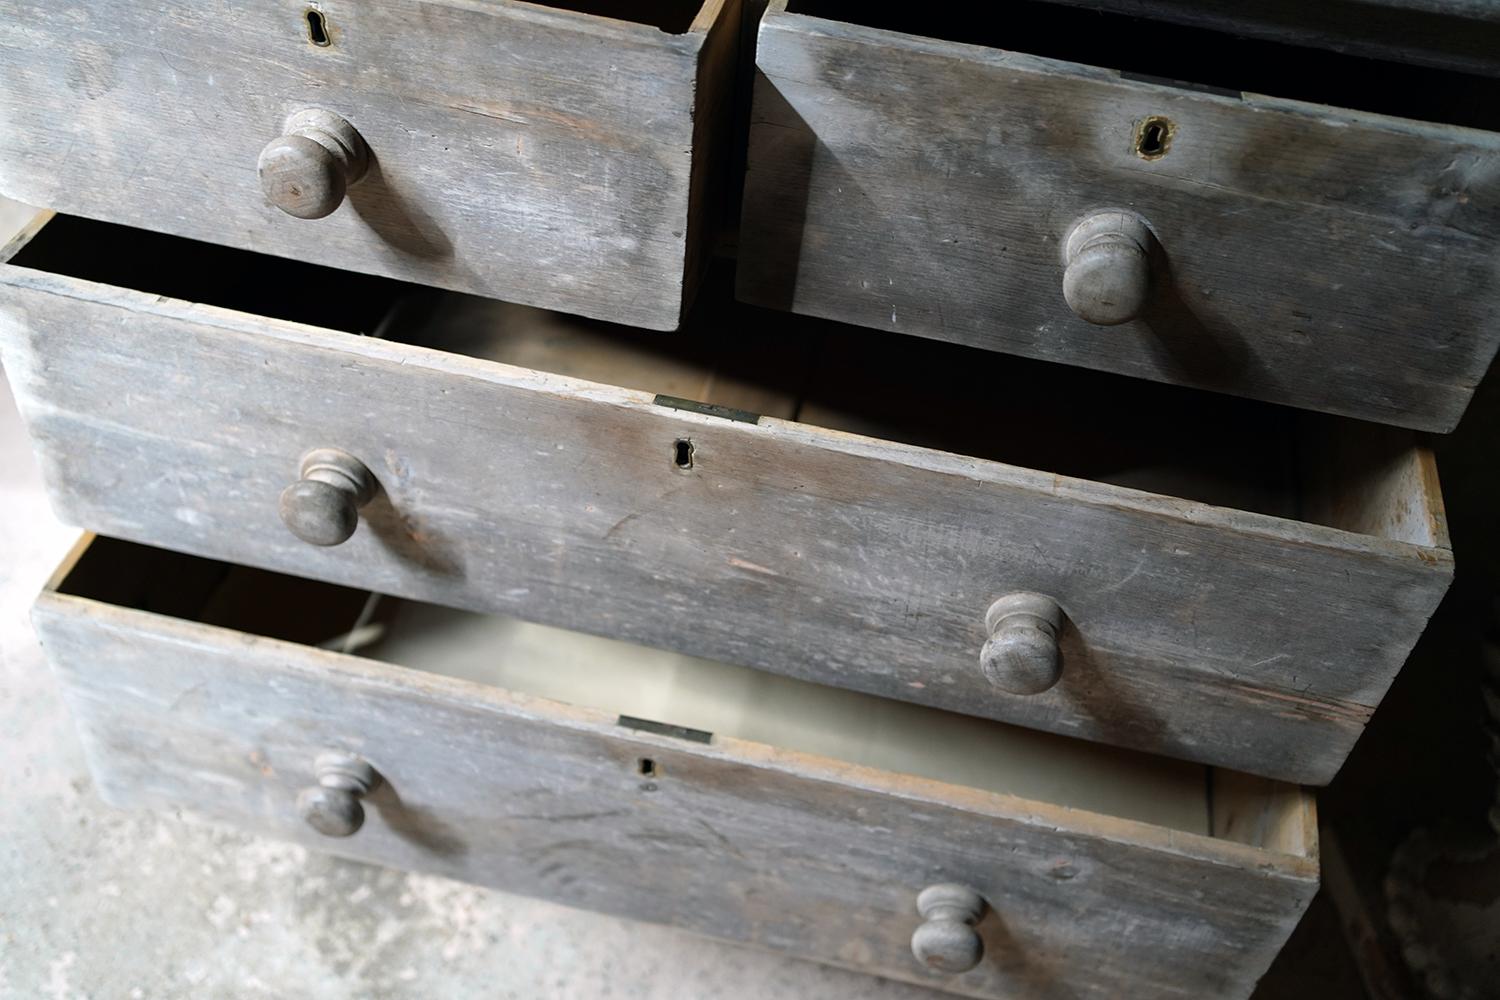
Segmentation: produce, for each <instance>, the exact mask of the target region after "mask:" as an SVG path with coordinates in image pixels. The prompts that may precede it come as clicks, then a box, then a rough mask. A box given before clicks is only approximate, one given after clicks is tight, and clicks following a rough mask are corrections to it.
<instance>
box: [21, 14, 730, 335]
mask: <svg viewBox="0 0 1500 1000" xmlns="http://www.w3.org/2000/svg"><path fill="white" fill-rule="evenodd" d="M569 5H570V4H568V3H567V2H563V3H561V4H559V6H562V7H566V6H569ZM572 6H578V5H577V4H572ZM585 6H586V5H585ZM594 6H595V7H596V8H600V9H603V8H605V7H611V6H613V5H599V4H595V5H594ZM691 8H692V4H691V0H688V2H683V0H665V2H661V3H653V2H651V0H639V2H629V3H622V4H620V5H618V8H617V10H618V13H617V15H616V16H619V17H622V18H629V17H631V16H633V15H634V14H636V13H638V12H646V13H649V14H652V15H654V14H655V13H656V12H660V15H661V17H662V18H663V23H665V24H666V25H667V27H668V28H669V29H670V31H669V30H663V29H662V28H660V27H658V26H657V25H656V24H652V23H639V24H632V23H626V21H623V20H618V21H617V20H613V19H611V18H609V17H602V16H595V15H592V14H586V13H579V12H576V11H571V10H565V9H550V8H547V7H543V6H536V5H532V4H527V3H513V2H510V0H492V2H485V3H472V2H465V0H388V2H382V3H364V2H359V0H322V2H315V3H306V2H303V0H252V2H245V0H241V2H234V3H229V2H224V0H193V2H185V0H163V2H154V3H140V2H138V0H99V2H95V3H90V4H89V5H88V7H87V9H86V10H82V11H80V10H77V9H74V8H71V7H65V6H59V5H57V4H47V3H36V2H31V0H0V193H3V194H4V195H6V196H7V197H10V198H14V199H17V200H19V201H22V202H25V203H27V204H31V205H44V206H47V207H50V208H55V209H57V210H59V211H65V212H70V213H73V214H78V215H84V216H89V217H92V218H99V219H110V220H113V221H117V222H123V223H127V224H129V225H135V226H141V227H144V228H147V229H154V230H158V231H161V232H169V233H175V234H177V235H181V236H189V237H193V238H195V239H200V240H207V241H212V242H218V243H225V244H230V245H234V246H241V247H247V248H250V249H254V250H257V251H261V252H265V253H272V254H279V255H283V256H288V257H294V258H298V259H302V260H311V261H320V262H323V263H326V264H330V265H333V266H336V267H342V268H350V269H354V270H359V271H365V272H369V273H374V274H382V275H389V276H392V277H397V278H402V279H405V280H410V281H416V282H421V283H423V284H430V285H437V286H440V287H445V288H453V289H459V290H462V291H468V292H474V293H477V294H480V295H487V296H495V297H499V298H504V299H507V300H512V301H521V302H529V303H534V304H537V305H544V306H547V307H549V308H555V309H562V310H565V311H569V312H575V313H581V314H584V315H590V316H608V317H610V318H613V319H617V320H620V321H622V322H628V323H631V324H635V325H639V326H644V327H651V328H656V329H672V328H674V327H676V325H677V323H678V319H679V315H680V313H681V310H682V308H683V302H684V298H685V296H686V295H687V294H688V292H689V291H690V288H691V285H692V283H693V281H694V280H695V278H696V275H697V272H698V269H699V268H698V264H699V263H700V262H701V260H702V258H703V250H704V246H705V240H704V234H703V225H704V222H705V219H704V209H705V207H706V205H707V203H708V198H707V190H708V185H709V183H710V174H711V172H712V169H711V164H710V163H709V160H710V159H711V154H712V153H713V152H714V151H715V150H716V149H717V147H718V145H719V143H718V140H717V139H716V138H715V135H716V131H717V130H718V129H720V128H721V127H722V126H723V125H724V124H725V118H726V115H725V114H724V112H726V111H727V106H726V104H725V102H726V101H727V97H728V91H729V82H730V79H731V76H732V74H733V63H734V50H735V46H736V40H737V37H738V34H739V30H740V15H739V9H738V0H704V3H703V5H702V8H701V10H699V11H698V13H697V16H696V17H694V15H693V10H692V9H691ZM314 15H315V16H316V17H318V18H319V19H320V21H319V24H320V25H321V28H320V29H319V30H320V31H322V32H323V33H324V36H325V38H326V40H328V41H329V42H330V44H328V45H326V46H320V45H317V44H313V42H312V36H311V32H312V29H311V28H310V26H309V21H308V18H309V16H314ZM689 22H691V23H689ZM673 32H675V33H673ZM304 109H316V110H320V111H325V112H328V113H331V114H334V115H337V116H339V117H341V118H342V119H344V120H346V121H347V122H348V123H349V124H350V125H351V126H352V127H353V128H354V129H355V131H357V132H358V134H359V136H361V137H362V138H363V142H364V145H365V146H366V147H367V148H368V151H369V157H368V160H369V165H368V168H367V169H366V171H365V174H364V176H363V178H362V179H360V180H359V181H357V182H356V183H354V184H353V185H352V186H349V187H348V194H347V196H346V197H345V198H344V199H343V204H342V205H341V207H339V208H338V209H337V210H336V211H334V212H333V214H331V215H329V216H327V217H326V218H320V219H316V220H307V219H302V218H293V217H292V216H290V215H288V214H286V213H284V212H283V211H281V210H280V209H278V208H276V207H273V205H272V204H271V203H270V202H269V201H268V197H267V195H266V194H265V193H264V192H263V190H262V182H261V180H260V179H259V178H258V176H257V166H258V164H259V162H260V158H261V154H262V151H263V149H265V148H266V147H267V146H268V144H269V143H271V142H272V140H275V139H276V138H277V137H278V136H281V135H282V134H283V133H284V132H285V131H286V127H287V126H286V122H287V121H288V119H289V118H290V116H292V115H293V114H294V113H295V112H299V111H302V110H304ZM294 152H296V151H294ZM313 154H316V150H314V151H313ZM313 154H308V153H307V152H306V150H303V151H302V152H301V153H299V154H297V155H301V156H307V155H313ZM627 289H628V293H627V292H626V291H624V290H627Z"/></svg>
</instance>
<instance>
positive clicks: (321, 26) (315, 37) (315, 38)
mask: <svg viewBox="0 0 1500 1000" xmlns="http://www.w3.org/2000/svg"><path fill="white" fill-rule="evenodd" d="M307 40H308V41H310V42H312V43H313V44H314V45H316V46H318V47H319V48H322V49H326V48H328V46H330V45H332V44H333V40H332V39H330V38H329V37H328V22H327V21H325V20H323V12H322V11H321V10H313V9H311V8H309V9H308V12H307Z"/></svg>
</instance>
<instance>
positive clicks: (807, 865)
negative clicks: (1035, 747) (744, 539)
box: [34, 540, 1318, 1000]
mask: <svg viewBox="0 0 1500 1000" xmlns="http://www.w3.org/2000/svg"><path fill="white" fill-rule="evenodd" d="M83 560H84V561H83V563H81V564H80V566H79V568H78V569H77V570H76V571H75V572H74V574H73V578H72V579H67V580H63V581H62V582H61V583H60V584H59V587H58V589H54V590H51V591H49V592H48V593H46V594H44V595H43V596H42V598H41V599H40V602H39V603H38V605H37V607H36V611H35V613H34V620H35V622H36V625H37V627H38V630H39V632H40V634H41V637H42V641H43V644H44V646H45V648H46V650H47V653H48V656H49V658H50V660H51V661H52V663H53V665H54V667H55V669H56V671H57V673H58V674H59V676H60V678H61V680H62V683H63V686H64V690H65V694H66V697H67V700H68V703H69V705H70V707H71V708H72V710H73V712H74V715H75V718H76V720H77V723H78V725H79V728H80V730H81V731H82V734H83V736H84V741H85V746H86V748H87V751H88V755H89V759H90V763H91V766H92V768H93V770H94V773H95V777H96V779H97V782H98V787H99V789H100V792H101V793H102V794H103V795H104V796H105V797H106V798H107V799H108V800H109V801H111V802H113V803H116V804H121V805H132V806H135V805H139V806H147V807H153V808H175V807H187V808H190V809H193V810H196V811H200V812H203V813H206V814H208V815H210V816H214V817H218V818H220V819H223V820H227V821H229V822H233V823H236V824H240V825H243V826H245V827H247V828H249V829H251V830H253V831H257V832H260V833H263V834H266V835H270V836H275V837H280V838H287V839H292V840H296V841H300V842H302V843H304V844H307V845H309V846H312V847H317V848H321V849H327V850H332V851H334V852H336V853H339V854H343V855H347V856H349V857H354V858H358V859H361V860H366V861H372V862H376V863H380V864H386V865H392V866H396V867H400V868H405V869H411V870H417V871H424V872H433V873H437V874H441V875H444V876H448V877H452V878H458V879H463V880H467V881H471V882H477V883H480V884H483V885H487V886H493V887H497V888H501V889H505V890H507V891H512V892H519V893H524V894H527V895H533V896H539V897H545V898H548V899H552V900H556V901H559V902H562V903H566V904H570V905H575V906H581V907H585V908H589V909H594V910H600V911H604V912H607V913H613V914H619V915H623V916H626V917H631V918H636V919H642V920H648V921H653V922H661V923H668V924H674V925H677V926H679V927H683V928H687V929H689V930H692V931H696V932H699V933H704V934H709V935H713V936H716V937H721V938H726V939H728V940H731V941H739V942H746V943H751V944H755V945H759V946H764V947H769V948H772V949H776V950H780V951H784V952H787V953H789V954H791V955H794V956H800V957H805V958H811V959H815V960H819V961H824V962H830V963H834V964H838V965H843V966H847V967H851V968H855V969H860V970H864V971H868V972H872V973H876V974H878V975H882V976H888V977H892V978H896V979H904V980H911V981H917V982H926V983H930V984H931V985H935V986H938V987H940V988H944V989H948V990H951V991H953V992H956V993H961V994H965V995H968V996H976V997H996V998H1001V997H1003V998H1006V1000H1010V998H1028V997H1036V998H1043V997H1055V996H1060V995H1067V996H1079V997H1082V996H1099V997H1142V998H1156V997H1165V996H1181V997H1203V996H1214V997H1242V996H1247V995H1248V994H1249V993H1250V990H1251V988H1252V986H1253V984H1254V982H1255V980H1256V978H1257V977H1258V976H1259V975H1260V974H1261V973H1262V972H1263V971H1264V969H1265V968H1266V966H1267V965H1268V964H1269V962H1270V959H1271V958H1272V956H1273V955H1274V954H1275V953H1276V951H1277V950H1278V949H1279V947H1280V945H1281V943H1282V942H1283V941H1284V940H1285V938H1286V936H1287V935H1288V934H1289V933H1290V931H1291V929H1292V928H1293V927H1294V926H1295V925H1296V923H1297V920H1298V918H1299V916H1300V914H1301V913H1302V911H1303V910H1304V909H1305V907H1306V905H1307V903H1308V901H1309V900H1310V898H1311V896H1312V894H1313V892H1314V891H1315V889H1316V886H1317V877H1318V868H1317V863H1316V860H1315V859H1316V840H1315V838H1316V832H1315V831H1316V824H1315V820H1314V818H1313V812H1312V804H1311V797H1310V795H1308V794H1306V793H1303V792H1301V791H1299V790H1298V789H1295V788H1292V787H1289V786H1276V785H1275V784H1274V783H1269V782H1264V781H1258V780H1250V779H1244V778H1241V777H1237V776H1233V775H1223V776H1217V777H1216V780H1215V781H1214V782H1213V787H1214V788H1215V789H1216V790H1215V792H1214V793H1213V796H1214V797H1213V803H1212V810H1213V812H1214V813H1215V814H1216V815H1218V816H1219V820H1218V827H1217V832H1216V834H1215V835H1209V834H1208V833H1206V832H1191V831H1184V830H1181V829H1173V828H1167V827H1163V826H1158V825H1153V824H1151V823H1148V822H1143V821H1140V820H1137V819H1132V818H1127V817H1121V816H1117V815H1108V814H1099V813H1094V812H1089V811H1084V810H1081V809H1072V808H1066V807H1063V806H1060V805H1058V804H1055V803H1053V802H1051V801H1047V800H1034V799H1024V798H1020V797H1018V796H1015V795H1010V794H1001V793H996V792H992V791H981V790H976V789H974V788H971V787H963V786H959V785H956V784H951V783H946V782H943V781H937V780H930V779H926V778H919V777H914V776H912V775H909V774H900V773H893V772H890V771H886V770H880V769H876V768H873V767H869V766H864V765H860V764H856V763H849V762H847V761H840V760H834V759H829V758H827V757H820V756H814V755H811V754H807V753H803V752H798V751H796V750H792V749H786V748H784V747H778V746H768V745H764V744H761V743H756V742H749V741H746V740H743V739H739V738H734V737H732V736H725V735H722V734H719V733H714V734H712V735H709V734H705V733H698V734H696V737H695V738H693V739H683V738H676V737H671V736H665V735H656V734H654V733H652V732H649V731H646V730H644V729H641V728H639V727H640V726H641V725H643V723H641V722H639V721H632V720H627V719H622V718H619V717H618V716H616V715H615V714H614V713H612V712H608V711H601V710H597V709H593V708H587V707H579V706H569V705H566V704H562V703H559V702H556V701H550V700H546V699H543V698H538V697H534V696H531V695H529V694H526V693H524V692H520V691H511V690H507V689H502V688H499V687H493V686H489V685H486V684H480V683H475V682H472V681H468V680H460V679H455V678H453V677H450V676H445V675H441V674H437V673H429V672H419V671H427V670H429V669H431V665H430V664H427V663H411V664H409V666H411V667H415V668H417V669H404V668H405V667H406V666H408V664H402V666H390V665H387V664H386V663H383V662H376V661H374V660H372V659H367V658H364V657H359V656H352V655H344V654H337V653H330V652H325V651H323V650H320V649H316V648H313V647H311V646H308V645H301V644H298V643H296V642H292V641H286V640H284V639H279V638H274V637H273V638H266V637H261V636H256V635H252V634H250V633H247V632H244V631H239V630H236V629H234V628H232V627H227V626H223V625H212V624H205V623H203V622H200V621H198V620H195V618H196V617H198V616H195V615H194V614H192V613H191V612H190V611H188V610H182V614H180V615H173V614H171V613H169V612H170V611H172V610H180V609H188V608H190V607H191V605H192V603H193V602H192V601H191V600H188V599H184V597H183V596H182V595H181V594H176V595H173V594H172V593H168V594H166V595H163V594H160V593H152V591H153V590H155V591H162V590H167V591H171V590H172V589H173V587H172V583H173V580H175V582H176V585H177V587H176V589H179V590H180V589H182V588H193V589H194V592H196V595H197V603H199V604H202V603H203V602H204V599H205V595H210V596H209V597H208V601H209V604H210V606H212V605H213V604H214V598H213V597H212V596H211V595H212V594H213V592H214V589H215V588H214V586H212V585H210V584H209V581H210V579H211V574H208V573H206V572H205V571H204V568H203V567H201V566H197V565H194V563H195V562H201V561H190V562H188V563H187V564H186V565H184V564H183V562H182V558H181V557H176V560H175V561H174V560H173V558H172V557H170V556H169V555H168V554H163V553H152V552H151V550H146V554H145V555H144V556H143V555H142V554H141V550H140V549H139V548H138V547H135V546H126V545H123V544H122V543H109V542H105V541H102V540H101V541H100V542H99V543H96V551H95V552H93V553H90V554H88V555H85V556H84V557H83ZM91 560H92V564H91V563H90V561H91ZM101 563H104V564H103V565H101ZM230 572H231V573H233V572H235V571H234V570H231V571H230ZM168 575H170V577H171V578H173V579H164V577H165V576H168ZM80 577H82V578H83V579H79V578H80ZM298 583H299V581H285V582H283V583H282V584H281V585H280V586H281V587H283V588H285V590H286V591H287V593H286V594H285V595H284V599H283V602H282V603H281V604H280V605H276V604H275V603H274V602H272V601H268V600H267V599H266V597H265V595H266V594H267V593H268V592H269V593H270V594H272V595H274V594H276V593H277V592H278V591H277V586H276V583H275V581H271V585H270V587H269V588H267V585H266V582H265V581H261V584H260V586H261V588H262V589H260V590H258V591H253V592H254V593H255V594H256V599H255V600H254V601H249V600H231V601H224V602H219V604H220V608H219V610H220V611H221V612H222V611H225V606H226V605H227V606H228V611H227V613H228V615H229V617H230V618H231V619H233V618H234V617H235V616H236V614H238V613H239V612H243V611H245V610H246V609H247V608H255V607H258V608H259V609H260V611H261V612H262V613H263V614H265V616H266V617H267V618H268V619H270V618H279V619H280V620H281V626H280V627H282V628H290V629H291V630H292V631H296V630H298V629H303V630H304V631H305V630H306V628H308V627H315V626H309V625H308V624H307V623H308V619H309V615H310V613H315V614H316V613H321V611H320V609H321V608H322V607H325V606H327V605H328V604H329V603H330V602H329V601H326V600H323V599H322V598H321V597H320V595H319V593H318V592H317V591H316V590H315V589H314V590H310V589H309V588H308V586H307V585H306V584H302V585H301V586H298ZM226 585H232V579H231V581H230V583H228V584H225V583H221V584H220V585H219V586H221V587H222V586H226ZM317 586H319V587H321V588H322V589H323V590H324V591H327V590H331V589H335V588H329V587H327V586H326V585H317ZM237 593H238V594H241V595H242V594H244V593H245V591H243V590H239V591H237ZM353 596H354V597H355V598H359V597H360V596H361V595H359V594H354V595H353ZM335 603H336V602H335ZM358 606H359V604H358V601H357V600H356V601H355V602H354V603H353V604H352V606H350V607H352V609H354V610H357V608H358ZM141 607H145V608H154V609H158V610H156V611H147V610H141V609H140V608H141ZM205 613H207V614H210V616H211V611H210V612H205ZM350 613H351V616H352V614H353V611H352V610H351V612H350ZM396 621H397V622H398V623H399V621H400V618H399V615H398V617H397V619H396ZM288 622H291V623H293V624H291V625H288V624H287V623H288ZM340 627H343V626H340ZM314 634H318V633H314ZM545 649H546V647H543V648H542V655H545ZM510 654H511V651H510V650H507V649H505V648H496V649H494V652H493V656H492V657H491V658H492V659H495V660H504V659H505V658H506V657H507V656H508V655H510ZM592 668H593V669H596V670H598V671H599V672H600V674H601V675H604V674H607V673H608V672H609V671H610V669H611V664H609V663H598V664H594V665H593V667H592ZM548 672H549V673H553V674H555V673H556V671H555V670H551V671H548ZM689 680H690V678H689ZM782 683H790V682H782ZM845 697H859V696H853V695H847V694H845ZM753 701H754V699H753V698H752V699H751V704H752V705H753ZM918 711H923V710H918ZM932 714H934V715H941V714H943V713H932ZM669 721H670V720H669ZM850 721H851V722H852V723H854V724H856V725H857V720H856V719H853V718H851V719H850ZM990 725H991V726H992V728H995V729H1007V730H1008V729H1009V728H1010V727H1002V726H998V725H994V724H990ZM690 735H691V734H690ZM1035 735H1036V734H1027V733H1024V732H1019V736H1021V737H1023V738H1025V737H1033V738H1034V737H1035ZM703 740H706V741H707V742H701V741H703ZM1055 742H1057V743H1059V744H1069V743H1070V742H1071V743H1073V745H1074V746H1077V747H1081V748H1082V749H1084V750H1089V749H1093V750H1094V752H1095V753H1096V754H1097V755H1099V756H1102V757H1104V758H1106V761H1105V762H1104V763H1102V764H1100V765H1099V766H1101V767H1104V768H1107V769H1108V773H1109V775H1110V776H1111V778H1110V782H1111V784H1113V785H1115V786H1117V787H1125V788H1135V787H1136V786H1135V785H1133V780H1134V779H1133V775H1134V774H1135V771H1133V770H1130V769H1126V768H1122V767H1121V766H1120V765H1119V763H1118V759H1119V757H1120V755H1119V754H1118V753H1117V752H1114V751H1104V750H1102V749H1099V748H1088V747H1087V746H1085V745H1082V744H1077V743H1076V742H1075V741H1066V740H1056V741H1055ZM330 752H333V753H336V754H344V755H348V757H352V758H354V759H355V760H354V761H353V763H359V762H363V763H365V764H367V765H369V766H371V767H372V768H373V769H374V772H375V773H376V774H377V775H378V776H379V777H378V779H377V780H376V781H375V782H374V783H373V788H371V790H370V791H369V792H368V794H365V795H363V796H362V797H360V796H355V797H356V798H358V799H359V802H358V810H359V811H360V812H362V814H363V825H362V827H360V828H358V830H357V832H355V833H353V835H351V836H347V837H344V838H335V837H328V836H320V835H319V834H318V833H315V832H314V831H313V830H312V829H310V828H309V826H308V824H307V823H306V822H304V820H303V819H302V818H301V816H299V810H301V809H303V808H306V806H305V805H304V804H303V799H304V798H305V796H306V794H308V793H307V792H306V790H307V789H310V788H312V787H313V786H315V785H317V784H318V778H317V769H318V764H317V763H315V762H318V761H319V760H320V758H323V755H325V754H328V753H330ZM1126 756H1129V755H1126ZM323 759H325V760H326V758H323ZM346 759H347V758H346ZM1168 763H1170V762H1168ZM325 766H326V765H325ZM1152 766H1153V765H1151V764H1149V763H1142V765H1141V767H1140V769H1141V770H1146V771H1149V770H1150V769H1151V767H1152ZM1177 766H1179V767H1181V766H1184V765H1177ZM643 769H645V770H649V772H650V773H649V774H643V773H642V772H643ZM1190 770H1192V769H1190ZM1197 770H1198V771H1199V772H1200V773H1198V774H1195V775H1192V774H1190V775H1184V776H1182V777H1181V780H1180V781H1179V780H1176V779H1171V778H1163V777H1161V776H1157V777H1154V778H1150V777H1142V778H1140V779H1139V782H1140V784H1139V787H1138V788H1137V790H1138V791H1141V792H1142V793H1144V791H1145V790H1147V789H1155V790H1156V791H1157V792H1158V794H1164V795H1168V796H1171V795H1182V794H1194V793H1196V794H1198V795H1199V796H1206V795H1207V794H1208V793H1207V789H1208V788H1209V787H1210V782H1208V781H1205V780H1204V777H1203V775H1202V773H1201V769H1197ZM1220 779H1221V780H1220ZM1184 783H1185V787H1186V789H1187V791H1184V789H1183V785H1184ZM325 784H326V782H325ZM1059 784H1060V787H1059V791H1060V792H1062V793H1066V792H1067V787H1066V783H1062V782H1060V783H1059ZM313 794H317V793H313ZM337 794H338V793H335V796H337ZM346 804H347V803H346ZM1199 805H1200V806H1202V807H1203V815H1204V816H1205V817H1206V816H1207V814H1208V812H1209V805H1208V801H1207V799H1206V798H1204V799H1201V800H1200V802H1199ZM351 808H353V807H351ZM343 815H344V816H345V818H346V819H347V816H348V814H347V813H345V814H343ZM1226 816H1227V817H1231V822H1230V823H1229V824H1228V825H1226V824H1225V817H1226ZM352 825H355V824H354V823H353V822H349V823H346V825H344V826H342V827H341V828H339V829H338V830H337V831H336V832H340V833H343V832H347V831H348V829H349V827H350V826H352ZM935 883H960V884H962V885H964V886H968V887H971V888H972V890H973V891H974V892H976V893H978V894H979V895H981V896H982V897H983V898H984V899H985V900H986V902H987V911H986V913H985V915H984V917H983V918H982V919H981V920H980V922H979V924H978V927H977V932H978V934H979V937H980V940H981V941H982V944H983V950H984V954H983V958H982V960H981V961H980V964H979V966H978V967H977V968H975V969H974V970H973V971H970V972H967V973H964V974H961V975H946V976H945V975H939V974H935V973H934V974H929V973H927V972H925V971H924V970H923V969H922V968H920V967H919V966H918V965H917V964H916V963H915V961H914V960H913V957H912V951H911V944H910V941H911V938H912V935H913V932H914V930H915V929H916V928H917V926H918V924H919V922H920V920H919V917H918V915H917V910H916V903H915V900H916V897H917V894H918V893H919V892H921V891H922V890H923V889H924V888H926V887H927V886H929V885H932V884H935ZM1085 957H1086V958H1087V960H1084V958H1085Z"/></svg>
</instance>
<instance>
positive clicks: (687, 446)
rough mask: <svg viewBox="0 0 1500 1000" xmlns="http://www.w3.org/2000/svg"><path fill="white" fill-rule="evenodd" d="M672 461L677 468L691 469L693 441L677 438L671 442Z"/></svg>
mask: <svg viewBox="0 0 1500 1000" xmlns="http://www.w3.org/2000/svg"><path fill="white" fill-rule="evenodd" d="M672 463H673V464H674V465H676V466H677V467H678V468H679V469H691V468H692V467H693V442H691V441H689V440H688V439H687V438H678V439H677V440H676V441H675V442H674V443H673V444H672Z"/></svg>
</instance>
